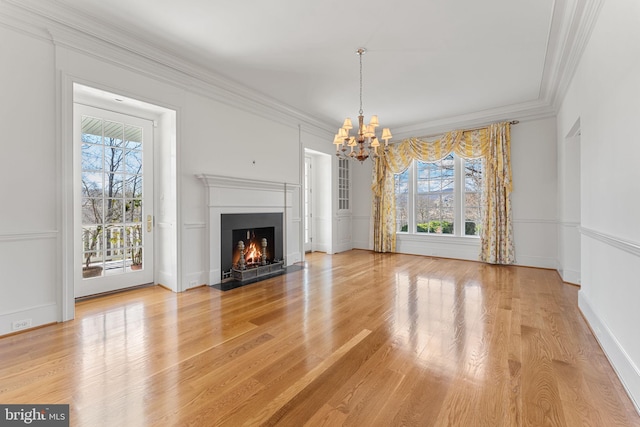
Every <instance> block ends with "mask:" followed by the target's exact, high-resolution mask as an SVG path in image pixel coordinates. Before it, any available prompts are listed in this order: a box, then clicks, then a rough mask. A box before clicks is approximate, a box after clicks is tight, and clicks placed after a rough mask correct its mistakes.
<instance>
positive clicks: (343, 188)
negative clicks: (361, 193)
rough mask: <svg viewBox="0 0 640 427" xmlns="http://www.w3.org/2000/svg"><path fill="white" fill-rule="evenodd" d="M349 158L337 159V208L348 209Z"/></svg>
mask: <svg viewBox="0 0 640 427" xmlns="http://www.w3.org/2000/svg"><path fill="white" fill-rule="evenodd" d="M349 187H350V182H349V159H338V209H340V210H348V209H349Z"/></svg>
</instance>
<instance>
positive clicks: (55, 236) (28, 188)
mask: <svg viewBox="0 0 640 427" xmlns="http://www.w3.org/2000/svg"><path fill="white" fill-rule="evenodd" d="M0 57H2V66H1V67H0V93H2V96H1V97H0V114H1V117H2V155H0V182H1V183H2V184H1V185H0V200H2V208H1V209H0V294H1V297H0V335H2V334H6V333H8V332H11V331H12V328H11V324H12V322H14V321H19V320H27V319H29V321H30V322H31V325H32V326H36V325H40V324H44V323H49V322H55V321H56V320H58V319H59V306H60V292H59V291H60V289H61V286H62V279H61V275H60V264H61V257H60V251H59V248H60V242H61V235H60V229H59V225H58V224H59V221H60V214H61V212H60V208H61V205H60V203H59V200H60V195H61V192H60V184H61V183H60V177H59V175H58V174H57V171H58V167H59V161H60V156H59V152H58V151H57V148H56V143H55V141H56V132H55V130H56V122H55V102H56V89H55V80H54V78H55V74H54V67H53V64H54V55H53V45H52V44H51V42H49V41H47V40H45V39H40V38H36V37H32V36H29V35H26V34H23V33H19V32H16V31H12V30H9V29H7V28H5V27H3V26H0Z"/></svg>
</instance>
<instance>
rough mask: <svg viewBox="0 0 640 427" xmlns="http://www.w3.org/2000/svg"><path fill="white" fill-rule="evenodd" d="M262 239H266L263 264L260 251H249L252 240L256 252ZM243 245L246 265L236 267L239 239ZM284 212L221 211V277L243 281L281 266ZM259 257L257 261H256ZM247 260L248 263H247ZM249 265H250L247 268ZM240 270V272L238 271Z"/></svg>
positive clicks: (282, 264)
mask: <svg viewBox="0 0 640 427" xmlns="http://www.w3.org/2000/svg"><path fill="white" fill-rule="evenodd" d="M262 239H266V250H265V251H264V252H265V254H266V259H265V261H266V260H268V262H266V263H265V264H266V265H263V264H262V258H261V255H262V254H260V255H257V253H256V254H252V251H251V249H252V247H251V244H252V241H253V244H254V249H257V251H256V252H262V251H263V249H262ZM240 241H241V242H242V246H244V248H245V257H244V259H245V268H244V270H242V269H240V270H238V269H237V268H236V266H237V264H238V261H239V258H240V255H239V253H240V252H239V249H238V242H240ZM283 241H284V232H283V214H282V213H280V212H277V213H276V212H261V213H229V214H221V215H220V267H221V280H222V281H226V280H233V281H240V282H246V281H250V280H255V279H256V278H258V277H268V276H269V275H273V274H275V273H277V272H278V270H279V271H280V272H282V271H283V270H284V267H285V266H284V264H285V262H284V256H283V249H284V244H283ZM258 260H259V262H258ZM247 261H248V263H249V264H251V265H250V266H247V265H246V264H247ZM249 267H250V268H249ZM239 271H241V272H242V273H241V274H240V273H238V272H239Z"/></svg>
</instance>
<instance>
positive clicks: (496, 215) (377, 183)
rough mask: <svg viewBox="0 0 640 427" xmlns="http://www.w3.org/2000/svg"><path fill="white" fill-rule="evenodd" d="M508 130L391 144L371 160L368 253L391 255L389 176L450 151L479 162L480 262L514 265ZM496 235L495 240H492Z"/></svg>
mask: <svg viewBox="0 0 640 427" xmlns="http://www.w3.org/2000/svg"><path fill="white" fill-rule="evenodd" d="M509 130H510V124H509V123H508V122H505V123H497V124H493V125H490V126H488V127H486V128H481V129H474V130H469V131H461V130H456V131H451V132H447V133H446V134H444V135H443V136H442V137H440V138H438V139H436V140H433V141H426V140H421V139H419V138H409V139H405V140H403V141H402V142H400V143H397V144H391V145H390V146H389V150H388V151H387V152H383V153H382V155H381V156H380V157H378V158H377V159H376V160H375V165H374V168H373V185H372V190H373V206H372V217H373V236H374V237H373V250H374V251H376V252H395V250H396V206H395V186H394V174H398V173H401V172H404V171H405V170H406V169H407V168H408V167H409V165H410V164H411V162H412V161H413V160H414V159H415V160H420V161H424V162H435V161H438V160H441V159H443V158H445V157H446V156H447V155H449V153H451V152H452V151H453V152H455V153H456V154H457V155H458V156H460V157H463V158H468V159H469V158H479V157H483V158H485V164H486V165H488V166H487V168H486V169H487V172H485V174H486V175H488V176H489V178H488V179H485V185H484V187H483V200H484V201H485V203H484V204H485V206H484V208H483V213H484V215H483V218H484V219H483V225H482V231H481V235H480V239H481V246H482V252H481V254H480V259H481V260H483V261H486V262H491V263H496V264H512V263H513V262H515V258H514V249H513V236H512V234H513V232H512V226H511V197H510V194H511V161H510V133H509ZM496 233H498V234H496Z"/></svg>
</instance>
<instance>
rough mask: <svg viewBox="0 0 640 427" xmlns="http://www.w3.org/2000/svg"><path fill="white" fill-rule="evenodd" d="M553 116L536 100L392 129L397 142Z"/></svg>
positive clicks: (549, 107) (550, 109)
mask: <svg viewBox="0 0 640 427" xmlns="http://www.w3.org/2000/svg"><path fill="white" fill-rule="evenodd" d="M555 114H556V112H555V110H554V109H553V108H552V107H551V106H550V105H548V104H546V103H544V102H542V101H539V100H536V101H530V102H524V103H520V104H513V105H507V106H504V107H498V108H492V109H489V110H483V111H478V112H474V113H470V114H465V115H459V116H452V117H447V118H442V119H438V120H433V121H430V122H423V123H419V124H415V125H410V126H403V127H400V128H396V129H394V131H393V136H394V139H395V140H396V141H399V140H401V139H405V138H410V137H415V136H423V137H424V136H429V135H438V134H441V133H444V132H448V131H451V130H453V129H468V128H475V127H479V126H485V125H487V124H489V123H495V122H504V121H511V120H520V121H530V120H537V119H543V118H547V117H553V116H554V115H555Z"/></svg>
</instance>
